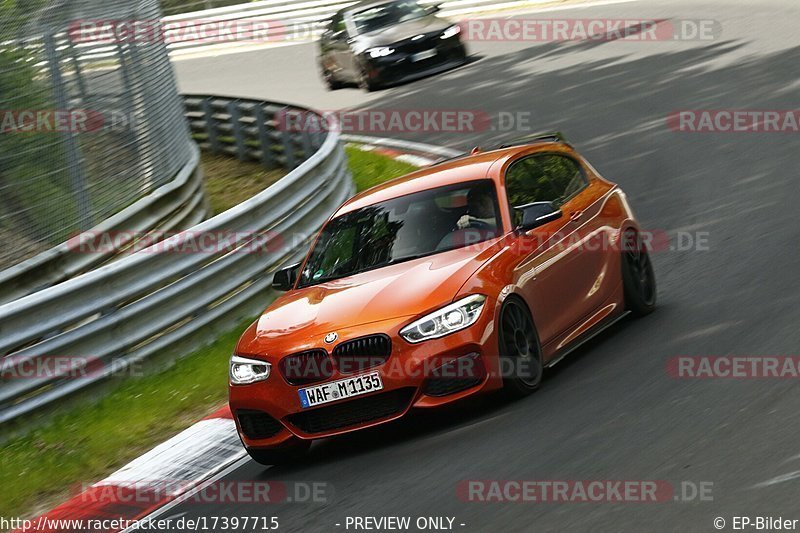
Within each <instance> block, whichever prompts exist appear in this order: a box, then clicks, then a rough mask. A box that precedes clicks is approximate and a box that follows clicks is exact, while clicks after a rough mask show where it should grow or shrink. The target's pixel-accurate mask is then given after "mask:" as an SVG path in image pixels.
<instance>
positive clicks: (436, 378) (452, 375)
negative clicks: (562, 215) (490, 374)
mask: <svg viewBox="0 0 800 533" xmlns="http://www.w3.org/2000/svg"><path fill="white" fill-rule="evenodd" d="M485 377H486V368H485V367H484V366H483V361H482V360H481V358H480V356H478V355H477V354H470V355H466V356H464V357H461V358H459V359H456V360H455V361H451V362H449V363H446V364H444V365H442V366H441V367H439V368H437V369H435V370H433V371H432V372H431V376H430V377H429V378H428V380H427V381H426V382H425V387H424V388H423V389H422V392H423V393H424V394H427V395H428V396H447V395H449V394H455V393H457V392H461V391H464V390H467V389H470V388H472V387H474V386H476V385H479V384H480V383H481V382H483V379H484V378H485Z"/></svg>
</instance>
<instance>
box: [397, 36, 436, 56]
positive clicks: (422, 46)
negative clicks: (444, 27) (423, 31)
mask: <svg viewBox="0 0 800 533" xmlns="http://www.w3.org/2000/svg"><path fill="white" fill-rule="evenodd" d="M441 33H442V32H436V33H434V34H429V35H426V36H425V37H423V38H422V39H417V40H416V41H412V40H411V39H406V40H405V41H400V42H399V43H397V44H394V45H392V48H394V49H395V50H397V51H398V52H401V53H403V54H416V53H418V52H424V51H425V50H430V49H432V48H436V45H437V44H439V41H440V39H439V35H441Z"/></svg>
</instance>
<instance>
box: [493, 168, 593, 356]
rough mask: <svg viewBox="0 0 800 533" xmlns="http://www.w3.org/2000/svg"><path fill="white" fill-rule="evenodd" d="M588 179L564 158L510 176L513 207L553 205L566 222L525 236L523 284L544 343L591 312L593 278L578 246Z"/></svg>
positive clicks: (511, 171)
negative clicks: (589, 298) (588, 294)
mask: <svg viewBox="0 0 800 533" xmlns="http://www.w3.org/2000/svg"><path fill="white" fill-rule="evenodd" d="M586 185H587V180H586V177H585V174H583V172H582V169H581V167H580V165H579V164H578V163H577V162H576V161H575V160H574V159H572V158H571V157H569V156H567V155H564V154H551V153H539V154H534V155H530V156H527V157H524V158H522V159H520V160H519V161H516V162H514V163H513V164H512V165H511V166H510V167H509V168H508V170H507V172H506V177H505V188H506V195H507V197H508V202H509V207H510V208H511V209H512V212H514V209H513V208H514V207H515V206H519V205H525V204H529V203H533V202H552V203H553V204H554V205H555V206H556V207H558V208H559V209H560V210H561V212H562V217H561V218H559V219H557V220H554V221H552V222H550V223H548V224H546V225H544V226H541V227H539V228H536V229H534V230H532V231H529V232H527V233H525V234H522V235H520V236H519V241H520V242H519V243H518V245H519V246H520V249H521V250H524V253H523V259H522V261H521V263H520V264H519V267H518V278H519V280H521V281H523V282H522V283H519V285H520V289H521V290H522V291H523V294H524V295H525V297H526V299H527V300H528V302H529V303H531V307H532V312H533V315H534V321H535V322H536V326H537V330H538V333H539V339H540V341H541V343H542V344H543V345H546V344H547V343H549V342H551V341H553V340H555V339H556V338H558V337H559V335H561V334H562V333H564V332H565V331H567V330H568V329H569V328H570V326H572V325H573V324H575V323H576V322H577V321H578V320H579V319H580V318H581V317H582V316H584V314H585V311H586V301H585V298H584V297H585V291H584V287H585V286H586V283H587V282H588V280H589V279H590V278H591V275H590V274H587V272H585V271H584V269H583V268H582V264H583V261H584V259H585V258H582V257H581V254H583V253H584V250H583V248H582V247H581V246H575V245H574V243H576V241H578V240H579V236H578V235H577V234H576V231H577V229H578V228H579V227H580V224H581V218H582V217H581V216H580V215H576V210H577V206H578V205H580V202H579V196H580V193H581V192H582V191H583V190H584V189H585V188H586Z"/></svg>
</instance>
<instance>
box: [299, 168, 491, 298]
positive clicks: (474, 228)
mask: <svg viewBox="0 0 800 533" xmlns="http://www.w3.org/2000/svg"><path fill="white" fill-rule="evenodd" d="M501 228H502V223H501V222H500V211H499V209H498V204H497V193H496V192H495V187H494V184H493V182H492V181H491V180H477V181H469V182H465V183H460V184H457V185H448V186H445V187H437V188H434V189H428V190H424V191H420V192H417V193H413V194H408V195H405V196H401V197H398V198H394V199H392V200H388V201H386V202H381V203H378V204H374V205H370V206H367V207H363V208H361V209H357V210H355V211H351V212H349V213H345V214H343V215H341V216H339V217H336V218H334V219H333V220H331V221H330V222H329V223H328V224H327V225H326V226H325V228H324V229H323V230H322V232H321V233H320V236H319V238H318V239H317V242H316V244H315V245H314V248H313V250H312V251H311V254H310V256H309V259H308V262H307V263H306V266H305V268H304V269H303V272H301V274H300V284H299V286H300V287H305V286H308V285H314V284H317V283H322V282H324V281H330V280H334V279H338V278H342V277H345V276H351V275H353V274H357V273H359V272H365V271H367V270H373V269H376V268H380V267H384V266H387V265H391V264H395V263H400V262H402V261H408V260H410V259H416V258H419V257H425V256H428V255H432V254H435V253H439V252H444V251H447V250H453V249H455V248H462V247H465V246H469V245H471V244H476V243H479V242H483V241H486V240H488V239H491V238H494V237H496V236H498V235H500V233H501Z"/></svg>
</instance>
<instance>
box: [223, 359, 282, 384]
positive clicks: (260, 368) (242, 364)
mask: <svg viewBox="0 0 800 533" xmlns="http://www.w3.org/2000/svg"><path fill="white" fill-rule="evenodd" d="M271 369H272V365H270V364H269V363H267V362H266V361H259V360H258V359H248V358H247V357H241V356H238V355H233V356H231V362H230V365H229V368H228V375H229V376H230V380H231V384H232V385H247V384H248V383H255V382H256V381H264V380H265V379H267V378H268V377H269V373H270V370H271Z"/></svg>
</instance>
